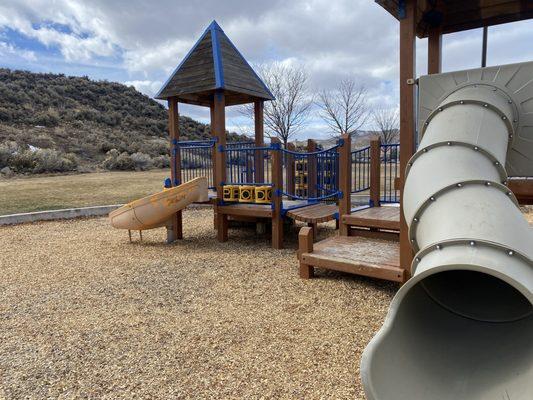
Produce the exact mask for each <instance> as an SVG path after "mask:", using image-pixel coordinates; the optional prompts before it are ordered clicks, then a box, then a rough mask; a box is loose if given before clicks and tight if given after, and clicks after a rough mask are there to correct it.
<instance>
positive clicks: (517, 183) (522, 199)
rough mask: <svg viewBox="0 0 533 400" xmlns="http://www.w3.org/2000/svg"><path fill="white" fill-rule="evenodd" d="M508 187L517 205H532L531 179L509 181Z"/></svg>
mask: <svg viewBox="0 0 533 400" xmlns="http://www.w3.org/2000/svg"><path fill="white" fill-rule="evenodd" d="M508 185H509V189H511V191H512V192H513V193H514V195H515V196H516V199H517V200H518V203H520V204H523V205H525V204H533V179H520V178H512V179H509V181H508Z"/></svg>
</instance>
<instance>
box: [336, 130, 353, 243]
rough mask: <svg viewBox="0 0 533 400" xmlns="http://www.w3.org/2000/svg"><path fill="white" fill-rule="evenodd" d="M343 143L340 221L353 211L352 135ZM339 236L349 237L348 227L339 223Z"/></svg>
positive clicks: (340, 161)
mask: <svg viewBox="0 0 533 400" xmlns="http://www.w3.org/2000/svg"><path fill="white" fill-rule="evenodd" d="M341 139H342V141H343V143H342V146H341V147H339V149H338V151H339V190H340V191H341V192H342V198H341V199H340V200H339V221H341V219H342V216H343V215H347V214H350V211H351V209H352V197H351V195H352V157H351V156H352V152H351V150H352V139H351V136H350V135H342V137H341ZM339 234H340V235H343V236H347V235H348V226H347V225H346V224H343V223H339Z"/></svg>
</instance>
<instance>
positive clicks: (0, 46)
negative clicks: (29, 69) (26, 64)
mask: <svg viewBox="0 0 533 400" xmlns="http://www.w3.org/2000/svg"><path fill="white" fill-rule="evenodd" d="M7 55H12V56H13V55H14V56H17V57H20V58H22V59H24V60H27V61H36V60H37V57H36V56H35V53H34V52H33V51H30V50H23V49H18V48H16V47H15V46H13V45H12V44H10V43H6V42H0V56H7Z"/></svg>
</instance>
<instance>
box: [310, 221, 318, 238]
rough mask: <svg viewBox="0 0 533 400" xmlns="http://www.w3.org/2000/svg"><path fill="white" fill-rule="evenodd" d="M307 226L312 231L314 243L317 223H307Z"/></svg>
mask: <svg viewBox="0 0 533 400" xmlns="http://www.w3.org/2000/svg"><path fill="white" fill-rule="evenodd" d="M307 226H308V227H309V228H311V230H312V231H313V235H312V236H313V241H316V236H317V234H318V223H317V222H308V223H307Z"/></svg>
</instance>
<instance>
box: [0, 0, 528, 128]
mask: <svg viewBox="0 0 533 400" xmlns="http://www.w3.org/2000/svg"><path fill="white" fill-rule="evenodd" d="M213 19H216V20H217V22H218V23H219V24H220V25H221V27H222V29H224V31H225V32H226V34H227V35H228V36H229V37H230V39H231V40H232V41H233V43H234V44H235V45H236V46H237V48H239V50H240V51H241V52H242V53H243V55H244V56H245V57H246V58H247V59H248V60H249V62H250V63H252V64H254V63H268V62H272V61H281V62H285V63H295V64H300V65H303V66H304V67H305V68H306V70H307V71H308V72H309V76H310V86H311V88H312V89H313V90H319V89H324V88H330V87H334V86H335V85H336V84H337V83H338V82H339V81H340V80H341V79H343V78H346V77H352V78H355V79H356V80H357V81H359V82H360V83H361V84H364V85H365V86H366V87H367V89H368V100H369V104H370V106H371V107H378V108H385V107H396V106H397V103H398V87H397V77H398V52H397V46H398V23H397V21H396V20H395V19H394V18H393V17H392V16H390V15H389V14H388V13H387V12H385V10H383V9H382V8H381V7H380V6H378V5H376V4H375V3H374V2H373V1H371V0H308V1H304V0H291V1H286V0H269V1H264V0H202V1H195V0H173V1H166V0H165V1H163V0H160V1H157V0H152V1H146V0H127V1H122V0H120V1H119V0H113V1H110V0H91V1H84V0H0V66H2V67H7V68H12V69H25V70H30V71H37V72H56V73H65V74H68V75H88V76H89V77H91V78H93V79H106V80H110V81H118V82H124V83H126V84H129V85H134V86H135V87H136V88H137V89H139V90H141V91H142V92H144V93H146V94H148V95H153V94H154V93H156V92H157V91H158V89H159V88H160V86H161V84H162V82H164V81H165V80H166V78H167V77H168V75H169V73H170V72H171V71H172V70H173V69H174V68H175V67H176V65H177V64H178V63H179V61H180V60H181V58H182V57H183V56H184V55H185V54H186V53H187V51H188V50H189V49H190V47H191V46H192V45H193V44H194V43H195V41H196V39H197V38H198V37H199V36H200V35H201V33H202V32H203V31H204V30H205V28H206V27H207V26H208V25H209V23H210V22H211V21H212V20H213ZM481 35H482V33H481V31H480V30H471V31H466V32H461V33H458V34H453V35H446V36H445V37H444V42H443V43H444V49H443V51H444V57H443V69H444V71H451V70H456V69H465V68H474V67H478V66H479V64H480V53H481ZM531 43H533V20H531V21H523V22H518V23H513V24H507V25H500V26H495V27H491V28H490V31H489V49H488V64H489V65H496V64H507V63H512V62H520V61H528V60H532V59H533V46H532V45H531ZM426 46H427V43H426V41H425V40H419V41H418V43H417V47H418V51H417V58H418V60H417V69H418V74H424V73H425V72H426V66H427V65H426V54H427V53H426ZM182 112H183V113H184V114H187V115H190V116H191V117H193V118H196V119H199V120H203V121H206V118H207V116H208V115H207V114H206V112H205V110H204V109H202V108H198V107H184V109H183V110H182ZM227 125H228V128H230V129H231V128H233V129H235V130H238V131H241V130H245V129H246V127H247V125H248V123H247V121H246V120H244V119H243V118H242V117H239V116H238V115H237V113H235V112H234V111H231V110H230V112H229V115H228V124H227ZM367 125H368V124H367ZM367 128H371V126H370V125H368V126H367ZM329 134H330V132H328V130H327V128H326V127H325V126H324V124H323V123H322V122H321V121H320V119H319V118H318V117H317V116H316V115H315V116H314V117H313V118H312V119H311V120H310V124H309V126H308V127H307V129H306V130H305V131H304V132H302V133H301V134H300V136H301V137H305V136H311V137H324V136H328V135H329Z"/></svg>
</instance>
